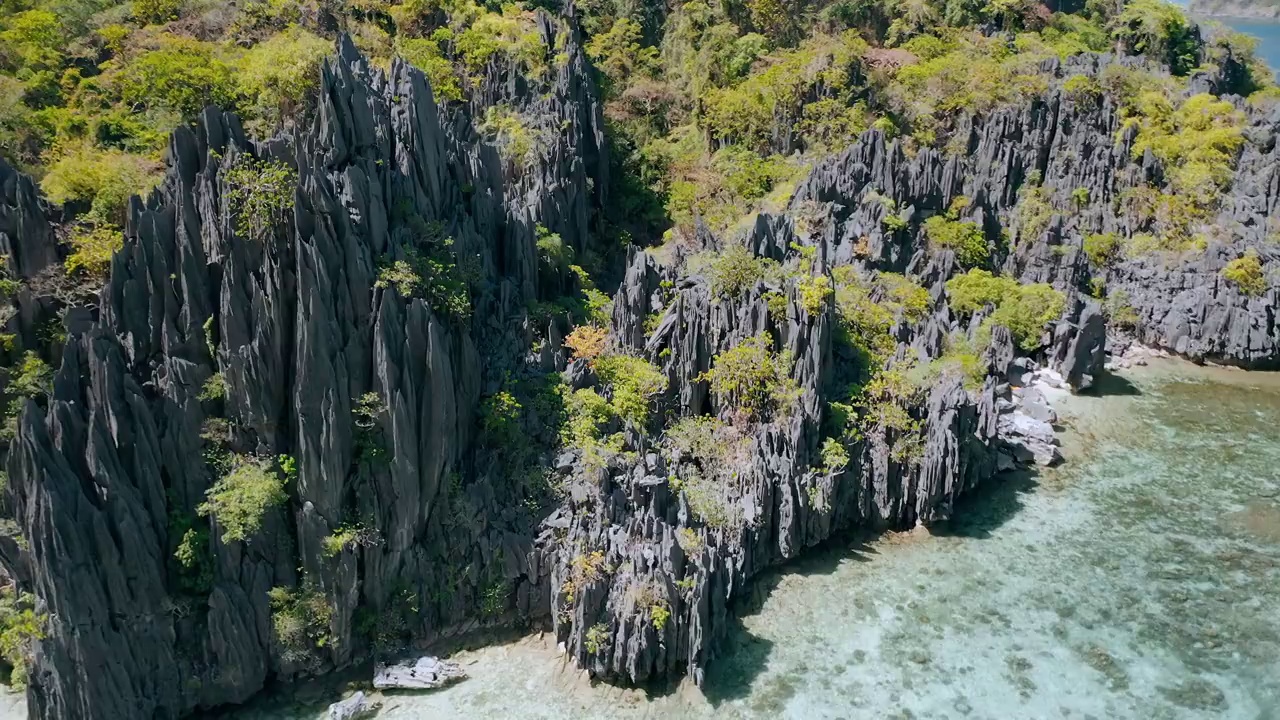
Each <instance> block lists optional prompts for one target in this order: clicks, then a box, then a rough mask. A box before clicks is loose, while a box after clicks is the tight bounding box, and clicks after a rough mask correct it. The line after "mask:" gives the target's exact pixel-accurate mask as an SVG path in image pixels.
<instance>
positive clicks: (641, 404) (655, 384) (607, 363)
mask: <svg viewBox="0 0 1280 720" xmlns="http://www.w3.org/2000/svg"><path fill="white" fill-rule="evenodd" d="M595 371H596V375H597V376H599V378H600V380H601V382H603V383H605V384H606V385H608V386H609V388H610V392H611V395H612V405H613V409H614V412H615V413H616V414H617V416H618V417H620V418H622V419H623V420H626V421H627V422H630V423H631V424H632V425H634V426H636V427H638V428H643V427H645V426H646V425H648V424H649V404H650V403H651V402H652V401H653V398H654V397H656V396H658V395H661V394H662V393H663V392H665V391H666V389H667V376H666V375H663V374H662V371H661V370H659V369H658V368H656V367H654V366H653V364H651V363H649V362H648V361H646V360H644V359H643V358H638V357H634V356H631V355H604V356H601V357H600V358H598V359H597V360H596V362H595Z"/></svg>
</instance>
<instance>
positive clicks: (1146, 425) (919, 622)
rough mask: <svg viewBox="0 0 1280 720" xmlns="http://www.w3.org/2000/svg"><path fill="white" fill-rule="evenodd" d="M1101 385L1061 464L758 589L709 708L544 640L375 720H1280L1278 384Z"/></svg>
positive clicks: (1079, 407)
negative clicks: (636, 686)
mask: <svg viewBox="0 0 1280 720" xmlns="http://www.w3.org/2000/svg"><path fill="white" fill-rule="evenodd" d="M1106 390H1107V391H1108V394H1106V395H1104V396H1102V397H1078V398H1071V399H1069V400H1068V401H1067V402H1066V403H1065V404H1064V405H1062V406H1060V408H1059V409H1060V412H1062V414H1063V423H1062V424H1063V425H1064V427H1065V428H1066V432H1065V434H1064V441H1065V450H1066V453H1067V455H1068V460H1069V462H1068V463H1067V464H1066V465H1064V466H1062V467H1061V468H1058V469H1054V470H1050V471H1046V472H1044V473H1042V474H1040V475H1039V476H1035V477H1029V476H1012V477H1007V478H1004V479H1003V480H999V481H997V482H995V483H993V484H992V486H991V487H990V488H989V489H988V490H987V491H986V492H984V493H982V494H981V495H979V496H977V497H974V498H973V499H972V500H971V501H970V502H969V503H968V504H967V505H966V506H964V507H963V508H962V512H963V516H962V519H959V520H957V521H955V522H953V523H952V524H951V525H950V527H947V528H942V529H935V530H934V531H933V532H929V531H924V530H920V531H916V532H912V533H905V534H900V535H892V536H888V537H884V538H880V539H877V540H873V541H871V542H869V543H865V544H864V543H850V542H846V543H843V544H842V545H841V546H840V547H835V548H831V549H829V550H825V551H821V552H819V553H817V554H816V555H814V556H811V557H809V558H807V559H806V560H804V561H803V562H801V563H798V564H795V565H792V566H789V567H787V568H786V569H785V571H783V572H779V573H776V574H773V575H771V576H769V577H767V578H764V579H762V581H761V582H760V583H758V585H759V586H760V589H759V592H758V593H757V598H756V602H755V603H753V606H752V607H750V608H748V613H747V614H746V616H745V617H744V618H743V620H742V622H741V626H740V628H739V629H738V630H737V631H736V632H734V633H733V634H732V637H731V638H730V641H729V643H728V644H727V646H726V648H725V652H724V654H723V655H722V657H720V658H719V659H718V660H717V661H716V662H715V663H714V664H713V666H712V668H711V670H710V671H709V673H708V681H707V686H706V688H705V690H704V691H698V690H696V689H694V688H691V687H688V686H687V685H686V686H682V687H680V688H678V689H676V690H674V691H672V692H670V693H667V694H664V695H661V696H657V697H648V696H646V695H645V694H644V693H641V692H640V691H636V690H620V689H617V688H611V687H607V686H603V685H599V686H596V687H591V686H590V684H589V683H587V682H586V681H585V680H584V679H583V678H582V677H581V675H580V674H579V673H576V672H574V671H572V670H571V669H566V668H565V667H564V664H563V661H562V660H561V659H560V658H559V657H558V656H557V655H556V654H555V652H554V648H553V647H551V646H550V642H549V640H538V639H532V638H531V639H526V640H522V641H520V642H517V643H513V644H508V645H502V646H497V647H491V648H487V649H484V650H480V651H475V652H468V653H464V654H463V655H461V656H459V658H460V659H462V660H463V662H464V663H467V669H468V671H469V672H470V673H471V675H472V677H471V679H470V680H468V681H466V682H464V683H462V684H460V685H458V686H455V687H453V688H450V689H448V690H445V691H442V692H438V693H434V694H427V695H399V696H392V697H388V698H384V701H385V706H384V709H383V711H382V713H381V715H380V716H379V717H382V718H410V717H414V718H419V717H467V718H512V717H529V718H564V717H575V718H577V717H583V718H586V717H600V718H604V717H636V718H641V717H653V718H657V717H662V718H674V717H688V718H694V717H709V716H711V715H715V716H716V717H730V718H734V717H741V718H757V717H759V718H765V717H769V718H772V717H793V718H806V719H807V718H863V717H866V718H993V719H995V718H1010V717H1018V718H1081V719H1084V718H1143V719H1144V720H1147V719H1162V718H1169V719H1174V718H1241V719H1247V720H1260V719H1262V718H1272V717H1280V431H1278V429H1280V379H1277V378H1276V377H1275V376H1270V375H1261V374H1248V375H1247V374H1244V373H1239V372H1230V371H1218V370H1205V369H1199V368H1192V367H1189V366H1186V365H1183V364H1175V363H1168V364H1161V365H1159V366H1158V367H1150V368H1143V369H1139V370H1137V371H1135V372H1133V373H1132V374H1130V375H1129V376H1128V379H1127V380H1126V379H1118V378H1117V379H1113V380H1112V381H1111V382H1109V383H1108V385H1107V388H1106ZM766 588H767V591H766V590H765V589H766ZM326 701H327V700H326ZM236 715H237V716H238V717H243V718H273V719H275V718H319V717H323V706H320V707H319V708H317V709H313V710H299V709H293V710H283V709H280V708H279V707H278V706H277V707H275V708H266V707H260V708H259V709H257V710H254V711H250V712H242V713H237V714H236Z"/></svg>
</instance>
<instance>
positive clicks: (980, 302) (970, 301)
mask: <svg viewBox="0 0 1280 720" xmlns="http://www.w3.org/2000/svg"><path fill="white" fill-rule="evenodd" d="M1017 287H1018V281H1016V280H1014V279H1013V278H1009V277H1005V276H1003V275H992V274H991V273H990V272H989V271H987V270H980V269H976V268H975V269H973V270H970V271H969V272H967V273H965V274H963V275H957V276H955V277H953V278H951V279H950V280H948V281H947V296H948V297H949V298H950V300H951V303H950V304H951V309H952V310H954V311H955V312H957V313H960V314H962V315H969V314H973V313H975V312H977V311H979V310H981V309H982V308H984V307H986V306H987V305H999V304H1000V303H1001V302H1002V301H1003V300H1004V298H1005V296H1006V295H1009V294H1011V293H1013V292H1014V291H1016V290H1017Z"/></svg>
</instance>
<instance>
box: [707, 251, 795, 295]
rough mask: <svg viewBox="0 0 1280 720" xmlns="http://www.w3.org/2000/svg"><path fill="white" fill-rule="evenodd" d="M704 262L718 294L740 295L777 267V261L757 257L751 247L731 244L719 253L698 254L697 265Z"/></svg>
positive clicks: (711, 282)
mask: <svg viewBox="0 0 1280 720" xmlns="http://www.w3.org/2000/svg"><path fill="white" fill-rule="evenodd" d="M698 265H701V266H702V273H703V274H704V275H706V277H707V281H708V283H709V284H710V285H711V294H712V295H713V296H715V297H723V298H736V297H738V296H739V295H742V294H743V293H745V292H747V291H748V290H750V289H751V288H752V287H754V286H755V284H756V283H758V282H760V281H762V280H764V279H765V277H766V276H767V275H768V273H769V272H770V271H772V270H775V269H776V268H777V263H776V262H775V261H773V260H769V259H766V258H760V257H756V256H755V254H753V253H752V252H751V251H750V250H748V249H747V248H745V247H743V246H742V245H738V244H731V245H729V247H727V248H725V249H724V250H722V251H721V252H719V253H715V254H709V255H705V256H702V257H699V258H697V262H696V263H695V268H694V269H697V267H696V266H698Z"/></svg>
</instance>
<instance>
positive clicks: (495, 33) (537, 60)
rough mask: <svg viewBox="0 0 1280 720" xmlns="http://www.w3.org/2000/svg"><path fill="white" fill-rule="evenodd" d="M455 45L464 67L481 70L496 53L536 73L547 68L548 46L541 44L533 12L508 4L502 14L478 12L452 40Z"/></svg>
mask: <svg viewBox="0 0 1280 720" xmlns="http://www.w3.org/2000/svg"><path fill="white" fill-rule="evenodd" d="M454 47H455V48H456V50H457V52H458V55H459V56H460V57H461V58H462V62H463V64H465V65H466V68H467V70H469V71H470V72H472V73H480V72H481V71H483V70H484V68H485V66H486V65H488V64H489V61H490V60H492V59H493V58H495V57H496V56H498V55H499V54H502V55H505V56H506V57H507V58H508V59H510V60H512V61H514V62H517V63H520V64H521V65H523V66H524V67H525V68H526V69H528V70H529V71H530V72H531V73H532V74H535V75H538V74H541V72H542V71H543V70H544V69H545V67H546V60H545V56H546V53H547V47H546V45H544V44H543V43H542V36H541V34H539V33H538V29H537V25H536V24H535V22H534V16H533V13H531V12H527V11H524V10H521V9H520V7H519V6H517V5H514V4H510V5H506V6H504V7H503V8H502V13H501V14H499V13H493V12H481V14H480V15H479V17H477V18H476V19H475V20H474V22H472V23H471V24H470V26H468V27H467V28H465V29H463V30H462V31H461V32H458V33H457V36H456V37H455V39H454Z"/></svg>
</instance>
